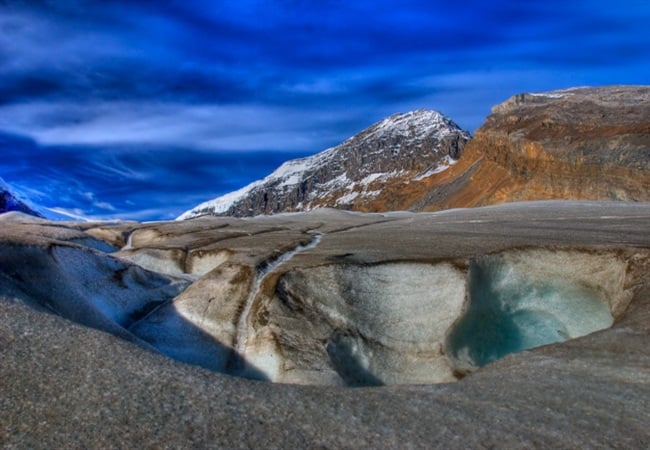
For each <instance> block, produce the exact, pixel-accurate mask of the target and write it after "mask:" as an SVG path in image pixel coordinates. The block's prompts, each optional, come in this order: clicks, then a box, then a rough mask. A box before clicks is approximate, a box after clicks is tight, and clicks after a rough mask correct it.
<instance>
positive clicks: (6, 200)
mask: <svg viewBox="0 0 650 450" xmlns="http://www.w3.org/2000/svg"><path fill="white" fill-rule="evenodd" d="M8 211H20V212H24V213H26V214H30V215H32V216H37V217H42V215H41V214H39V213H37V212H36V211H34V210H33V209H32V208H30V207H29V206H28V205H27V204H26V203H25V202H23V201H21V200H19V199H18V197H17V196H16V194H14V193H13V192H12V190H11V187H10V186H9V185H8V184H7V183H5V181H4V180H3V179H2V178H0V213H3V212H8Z"/></svg>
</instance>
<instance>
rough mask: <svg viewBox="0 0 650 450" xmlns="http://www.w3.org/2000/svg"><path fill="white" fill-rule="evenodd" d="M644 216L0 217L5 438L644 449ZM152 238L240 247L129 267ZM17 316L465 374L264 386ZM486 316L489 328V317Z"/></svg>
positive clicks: (278, 374)
mask: <svg viewBox="0 0 650 450" xmlns="http://www.w3.org/2000/svg"><path fill="white" fill-rule="evenodd" d="M3 218H4V216H0V219H3ZM649 220H650V205H649V204H647V203H638V204H632V203H625V202H607V203H595V202H580V203H578V202H533V203H523V204H518V203H513V204H508V205H502V206H494V207H487V208H478V209H472V210H454V211H445V212H440V213H421V214H412V213H388V214H359V213H351V212H343V211H334V210H318V211H314V212H312V213H309V214H288V215H276V216H270V217H266V216H263V217H258V218H255V219H237V218H231V217H223V218H215V217H211V218H208V217H206V218H201V219H197V220H192V221H182V222H173V223H157V224H136V223H130V224H124V223H120V224H99V223H95V224H83V225H80V224H61V223H51V222H47V221H36V222H34V221H33V220H27V219H26V220H23V221H21V220H19V217H16V216H11V219H10V220H6V221H3V226H2V227H0V255H2V261H1V262H2V264H0V315H1V316H2V317H1V319H2V320H0V343H1V344H2V345H0V357H1V359H2V364H0V380H2V381H1V383H2V391H3V395H2V396H0V411H1V412H0V442H2V445H3V446H5V447H30V448H51V447H54V446H56V447H84V448H106V447H134V446H136V447H155V446H163V447H170V446H188V445H191V446H198V447H210V446H215V447H229V448H232V447H249V446H264V447H269V448H276V447H284V448H286V447H298V446H299V447H342V446H354V447H372V448H382V447H383V448H398V447H399V448H403V447H404V446H409V447H417V448H436V447H437V448H468V447H481V446H507V447H554V448H567V447H578V446H587V447H626V448H646V447H647V446H648V444H650V432H649V431H648V428H647V423H648V420H650V409H649V407H648V402H647V398H650V376H649V374H650V370H649V369H650V350H649V349H650V325H649V324H650V301H649V299H650V277H649V274H650V271H649V270H648V269H649V268H650V253H649V252H650V250H649V249H650V240H649V236H648V233H647V224H648V222H649ZM110 230H113V231H112V232H111V231H110ZM90 233H92V235H93V236H104V237H105V239H107V241H110V242H111V243H113V244H116V243H118V241H120V240H122V241H123V242H124V245H125V246H128V247H129V248H127V249H125V250H122V251H118V252H114V251H112V252H111V250H110V249H109V248H108V247H105V248H104V251H102V250H97V249H95V248H89V247H85V246H84V245H82V244H79V243H80V242H82V243H84V242H85V243H89V244H90V243H95V241H93V240H92V238H91V237H90ZM84 235H85V236H86V240H84V239H81V237H82V236H84ZM117 236H122V237H121V238H119V239H118V238H117ZM125 237H126V238H125ZM95 244H96V243H95ZM95 244H93V245H94V247H99V246H98V245H95ZM147 248H152V249H165V248H167V249H169V248H183V249H184V251H185V252H186V254H192V253H193V252H200V251H203V250H205V251H209V252H217V251H224V250H227V251H228V252H229V253H228V254H229V255H230V256H229V257H228V259H227V260H224V261H222V262H221V263H219V264H217V266H216V267H214V268H213V269H212V270H210V271H208V272H207V273H205V274H192V273H191V271H192V266H191V265H186V266H181V265H177V266H176V267H178V270H179V272H180V273H179V276H177V277H172V276H169V275H163V274H156V273H152V272H149V271H146V270H144V269H142V268H139V267H137V266H135V265H133V264H131V263H128V262H124V261H121V260H120V258H123V257H125V256H128V255H129V254H130V252H131V251H137V250H141V251H143V250H146V249H147ZM107 252H110V253H107ZM160 255H166V256H165V257H168V258H169V260H170V261H174V264H176V262H175V261H176V259H175V258H177V256H175V254H174V253H172V252H170V253H167V254H163V253H161V254H160ZM161 258H163V256H161ZM163 266H164V265H163ZM188 280H195V281H194V282H193V283H192V284H191V285H190V286H189V287H188V288H187V289H186V290H184V291H183V292H182V293H180V294H179V295H177V296H175V297H174V298H170V297H171V296H170V293H171V291H172V290H173V289H178V287H181V288H182V286H186V285H187V284H188ZM183 283H184V284H183ZM171 295H174V294H171ZM477 295H479V297H480V298H477V297H476V296H477ZM111 298H112V299H113V301H110V302H109V301H108V300H110V299H111ZM160 300H162V302H160ZM152 301H156V302H158V303H157V306H156V305H152ZM474 301H478V303H477V304H474V303H473V302H474ZM21 303H27V304H31V305H37V306H39V307H40V308H47V309H48V310H49V311H50V312H53V313H55V314H58V315H62V316H64V317H68V318H69V319H74V320H77V321H79V322H81V323H85V324H87V325H92V326H95V327H99V328H101V329H103V330H105V331H109V332H111V333H114V334H116V335H119V336H121V337H127V339H128V336H131V337H132V338H131V341H133V342H135V343H138V344H140V346H141V347H145V348H147V349H149V350H151V349H156V350H157V351H158V352H162V353H167V354H169V355H171V356H174V357H176V358H178V359H180V360H185V361H188V362H192V363H194V364H200V365H202V366H207V367H210V368H212V369H216V370H220V371H224V372H226V373H230V374H239V375H245V376H248V377H251V378H258V379H266V380H275V381H283V382H293V383H313V384H330V385H332V384H334V385H347V386H358V385H366V386H367V385H380V384H386V383H390V384H395V383H396V384H399V383H413V382H415V383H431V382H435V381H437V382H440V381H451V380H454V379H457V378H462V379H460V381H458V382H456V383H443V384H437V385H400V386H390V387H377V388H373V389H342V388H340V387H335V386H299V385H286V384H274V383H260V382H257V381H250V380H244V379H241V378H236V377H230V376H225V375H222V374H219V373H215V372H207V371H205V370H204V369H202V368H200V367H197V366H189V365H183V364H181V363H179V362H176V361H172V360H170V359H166V358H164V357H162V356H161V355H157V354H155V353H153V352H149V351H145V350H143V349H142V348H141V347H138V346H135V345H133V344H132V343H128V342H125V341H122V340H118V339H117V338H115V337H113V336H110V335H107V334H104V333H100V332H97V331H94V330H90V329H87V328H83V327H78V326H77V325H75V324H73V323H71V322H68V321H64V320H62V319H61V318H60V317H55V316H52V315H50V314H45V313H44V312H42V311H38V310H32V309H27V308H26V307H25V306H24V305H22V304H21ZM129 305H130V306H129ZM147 305H150V306H154V308H153V309H151V310H145V309H146V308H143V307H147ZM79 306H82V308H79ZM109 306H110V307H109ZM100 307H101V308H100ZM84 312H87V313H88V314H89V317H91V318H95V319H96V318H97V317H101V320H102V322H101V323H99V324H98V323H96V322H95V323H91V322H90V321H84V320H83V317H81V318H80V315H83V314H84ZM132 312H136V313H137V314H136V316H137V320H136V321H133V320H132V319H130V318H129V317H133V316H132ZM477 314H479V315H480V314H483V317H484V318H485V317H489V318H490V319H489V320H485V319H484V320H482V321H479V322H480V325H481V326H480V327H478V326H475V324H476V323H477V318H476V317H477ZM107 323H111V324H112V325H111V326H112V327H113V329H109V328H107V327H106V326H105V325H106V324H107ZM117 329H121V330H122V331H119V330H118V332H116V330H117ZM242 330H243V331H242ZM596 330H601V331H596ZM593 331H596V332H593ZM585 333H591V334H587V335H586V336H585V335H584V334H585ZM577 336H582V337H580V338H577V339H576V337H577ZM543 344H551V345H544V346H542V347H539V348H534V349H530V348H529V347H535V346H538V345H543ZM510 351H517V353H515V354H510V355H509V356H505V357H504V358H501V359H498V360H497V361H495V362H491V363H489V362H490V361H492V360H493V359H494V357H501V356H503V355H504V354H506V353H508V352H510ZM486 363H488V364H487V365H485V366H483V367H482V368H480V369H478V370H477V366H481V365H483V364H486Z"/></svg>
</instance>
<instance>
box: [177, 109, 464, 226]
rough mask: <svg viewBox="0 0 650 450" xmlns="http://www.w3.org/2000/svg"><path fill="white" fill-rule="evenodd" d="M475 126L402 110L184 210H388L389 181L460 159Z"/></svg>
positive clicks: (403, 180) (400, 181) (420, 175)
mask: <svg viewBox="0 0 650 450" xmlns="http://www.w3.org/2000/svg"><path fill="white" fill-rule="evenodd" d="M468 140H469V133H467V132H465V131H463V130H461V129H460V128H459V127H458V126H457V125H456V124H455V123H453V122H452V121H451V120H450V119H449V118H447V117H445V116H443V115H442V114H440V113H438V112H437V111H427V110H419V111H412V112H409V113H406V114H395V115H393V116H391V117H389V118H387V119H385V120H383V121H381V122H379V123H376V124H375V125H373V126H371V127H370V128H368V129H367V130H365V131H363V132H361V133H359V134H357V135H356V136H354V137H352V138H350V139H348V140H347V141H345V142H344V143H342V144H341V145H339V146H337V147H334V148H331V149H328V150H325V151H323V152H321V153H318V154H316V155H314V156H310V157H308V158H302V159H296V160H292V161H288V162H286V163H284V164H283V165H282V166H280V167H279V168H278V169H277V170H276V171H275V172H273V173H272V174H271V175H269V176H268V177H266V178H264V179H263V180H260V181H256V182H254V183H251V184H250V185H248V186H246V187H244V188H242V189H240V190H238V191H236V192H233V193H230V194H227V195H225V196H223V197H219V198H217V199H215V200H211V201H208V202H205V203H203V204H201V205H199V206H197V207H196V208H193V209H192V210H190V211H188V212H186V213H184V214H183V215H182V216H181V217H180V218H181V219H189V218H192V217H197V216H201V215H205V214H214V215H231V216H255V215H259V214H272V213H278V212H286V211H308V210H311V209H314V208H317V207H336V208H341V209H353V210H357V211H371V210H386V209H389V208H386V207H383V208H378V207H372V208H368V207H367V205H368V204H370V203H372V202H375V203H376V202H378V201H380V200H378V199H377V197H380V196H381V194H382V191H383V189H384V188H385V186H389V185H400V186H402V185H404V186H405V185H407V184H408V183H410V182H411V181H413V182H418V181H420V180H422V179H425V178H427V177H429V176H431V175H432V174H434V173H440V172H443V171H445V170H446V169H448V168H449V167H450V166H452V165H453V164H455V162H456V160H457V159H458V158H459V157H460V155H461V154H462V150H463V148H464V147H465V144H466V143H467V141H468Z"/></svg>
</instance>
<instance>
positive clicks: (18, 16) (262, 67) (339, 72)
mask: <svg viewBox="0 0 650 450" xmlns="http://www.w3.org/2000/svg"><path fill="white" fill-rule="evenodd" d="M648 23H650V3H649V2H647V1H646V0H619V1H618V2H615V3H612V2H608V1H604V0H576V1H572V2H561V3H558V2H553V1H546V2H512V1H506V0H497V1H492V2H484V1H479V0H468V1H465V2H448V1H444V2H443V1H437V0H435V1H428V2H424V1H419V0H373V1H370V0H359V1H354V2H342V1H338V0H325V1H319V2H304V1H295V0H280V1H275V2H264V1H259V0H242V1H237V2H225V1H216V0H215V1H206V2H177V1H156V2H153V1H149V0H136V1H129V2H127V1H122V0H108V1H102V2H79V1H78V0H58V1H56V2H53V1H30V2H26V1H20V0H5V1H2V2H0V131H3V132H5V133H9V134H14V135H22V136H26V137H29V138H31V139H33V141H32V142H31V144H29V145H28V144H26V142H29V139H27V140H23V141H21V143H19V144H16V143H15V139H14V140H12V141H11V143H8V142H4V143H3V142H0V146H2V152H3V160H4V161H0V176H5V177H6V178H8V179H9V178H11V177H13V178H14V180H17V181H18V183H19V185H20V186H22V188H23V190H27V189H31V190H35V191H38V192H39V194H42V197H43V198H50V197H51V198H58V199H61V200H62V201H63V204H61V205H60V206H61V207H65V208H70V207H73V208H74V207H76V206H71V205H74V202H79V205H82V206H80V207H81V208H82V209H83V211H84V213H86V214H90V215H92V214H95V213H97V214H103V213H105V212H109V213H113V214H116V215H120V214H122V212H125V213H132V214H133V213H134V211H136V210H137V209H147V210H149V212H150V214H163V215H164V214H167V215H169V214H171V212H172V211H178V210H179V209H180V208H181V207H180V204H181V203H184V204H185V206H186V207H190V206H192V204H193V202H194V201H195V200H196V199H199V200H204V199H206V198H209V197H208V196H210V195H216V194H219V193H222V192H223V191H224V190H227V189H230V188H231V187H232V188H236V187H239V186H237V183H241V184H245V183H246V182H248V181H251V179H253V178H255V177H258V176H260V175H263V174H264V173H266V172H268V171H270V170H272V169H273V168H274V166H275V165H276V164H277V163H279V162H280V158H281V157H286V156H287V154H286V153H278V152H298V153H313V152H316V151H319V150H322V149H324V148H326V147H328V146H331V145H334V144H336V143H338V142H340V141H342V140H344V139H346V138H347V137H349V136H350V135H352V134H353V133H355V132H358V131H360V130H362V129H363V128H364V127H366V126H368V125H370V124H372V123H373V122H375V121H377V120H380V119H381V118H383V117H385V116H387V115H389V114H392V113H394V112H398V111H406V110H410V109H416V108H421V107H427V108H434V109H438V110H440V111H442V112H444V113H446V114H448V115H450V116H451V117H452V118H453V119H454V120H455V121H456V122H457V123H459V124H460V125H461V126H462V127H464V128H466V129H469V130H471V131H473V130H474V129H476V128H477V127H478V126H479V125H480V124H481V122H482V121H483V119H484V117H485V116H486V115H487V114H489V111H490V107H491V106H492V105H493V104H495V103H498V102H500V101H503V100H504V99H505V98H506V97H508V96H510V95H512V94H514V93H518V92H525V91H540V90H547V89H554V88H563V87H569V86H572V85H602V84H632V83H637V84H639V83H647V82H648V74H650V33H648V32H647V25H648ZM15 137H16V136H14V138H15ZM0 141H2V140H1V139H0ZM5 144H6V145H5ZM9 145H12V146H14V147H15V146H16V145H17V146H18V148H20V149H21V151H22V153H16V152H14V150H13V148H14V147H8V146H9ZM155 149H158V150H159V151H156V157H151V153H152V151H154V150H155ZM170 149H176V150H175V151H171V150H170ZM179 149H182V150H179ZM231 152H235V153H237V154H239V156H238V157H235V156H232V155H230V153H231ZM256 152H261V153H256ZM264 152H266V153H264ZM175 153H176V154H181V155H185V156H184V157H183V158H180V157H176V156H173V157H172V156H170V155H174V154H175ZM205 154H212V156H210V157H206V156H205ZM224 155H230V156H224ZM250 155H257V156H256V158H257V161H255V163H254V164H253V159H252V157H250ZM260 155H265V156H260ZM10 158H11V160H10ZM185 158H195V161H197V162H198V164H216V166H215V167H211V168H209V169H206V168H201V169H198V168H196V167H193V166H192V164H190V163H188V162H186V159H185ZM237 158H239V159H237ZM244 160H245V161H247V162H246V163H245V164H252V165H253V166H252V168H250V169H247V168H245V164H244V163H242V162H241V161H244ZM228 164H232V165H233V166H227V165H228ZM179 166H180V167H182V168H183V170H178V169H177V168H178V167H179ZM233 167H234V169H233ZM183 171H186V173H188V174H192V176H186V175H184V173H183ZM197 172H201V173H199V174H198V175H197ZM58 179H60V180H61V181H57V180H58ZM159 179H160V180H165V183H161V182H158V181H157V180H159ZM63 180H65V181H63ZM108 180H110V181H108ZM199 183H200V184H199ZM185 185H187V188H185V187H184V186H185ZM153 186H155V188H154V187H153ZM190 187H191V188H192V189H193V190H192V191H190V189H189V188H190ZM173 190H176V191H178V194H177V193H176V192H174V191H173ZM79 192H92V193H93V194H94V195H95V199H94V201H92V200H91V199H87V198H84V197H83V196H81V195H79ZM140 192H143V193H146V195H148V196H149V200H148V201H149V203H150V204H151V203H155V204H157V205H160V209H158V207H156V208H150V207H148V206H147V204H146V203H143V202H144V196H145V194H142V195H141V194H140ZM164 199H174V200H172V201H167V202H166V201H165V200H164ZM129 202H130V203H129ZM165 204H167V206H165ZM108 206H111V207H113V208H114V210H111V208H108ZM165 208H166V209H165ZM164 211H167V212H164Z"/></svg>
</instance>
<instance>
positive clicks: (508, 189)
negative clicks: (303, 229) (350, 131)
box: [182, 86, 650, 218]
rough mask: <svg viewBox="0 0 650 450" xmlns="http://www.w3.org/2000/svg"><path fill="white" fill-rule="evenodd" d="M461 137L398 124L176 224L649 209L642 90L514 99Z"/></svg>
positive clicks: (403, 120)
mask: <svg viewBox="0 0 650 450" xmlns="http://www.w3.org/2000/svg"><path fill="white" fill-rule="evenodd" d="M425 119H426V120H425ZM432 123H433V124H436V123H437V124H438V125H437V126H435V127H431V124H432ZM467 138H468V136H467V134H465V133H463V132H462V131H460V130H459V129H457V128H456V127H455V126H453V125H452V124H451V122H450V121H449V120H448V119H444V118H441V117H440V116H438V115H435V114H434V113H432V112H424V111H420V112H414V113H410V114H406V115H396V116H393V117H391V118H389V119H386V120H385V121H383V122H381V123H380V124H377V125H375V126H373V127H371V128H370V129H368V130H367V131H365V132H363V133H361V134H359V135H358V136H355V137H354V138H352V139H350V140H348V141H346V142H345V143H343V144H341V145H340V146H339V147H336V148H335V149H333V150H328V151H326V152H323V153H320V154H318V155H315V156H314V157H311V158H306V159H304V160H297V161H290V162H288V163H286V164H285V165H283V166H281V167H280V168H279V169H278V170H277V171H276V172H274V174H272V175H270V176H269V177H267V178H266V179H265V180H263V181H262V182H257V183H254V184H253V185H251V186H248V187H246V188H244V189H242V190H240V191H237V192H235V193H232V194H229V195H226V196H224V197H221V198H220V199H217V200H215V201H212V202H207V203H205V204H204V205H201V206H199V207H197V208H195V209H193V210H192V211H190V212H188V213H186V214H185V215H183V216H182V218H190V217H195V216H197V215H201V214H226V215H227V214H231V215H242V216H246V215H257V214H270V213H275V212H281V211H294V210H309V209H313V208H316V207H323V206H326V207H333V208H341V209H351V210H356V211H363V212H373V211H394V210H411V211H437V210H441V209H447V208H459V207H472V206H485V205H492V204H499V203H505V202H513V201H526V200H549V199H574V200H626V201H648V200H650V190H649V189H648V188H647V187H648V186H650V87H648V86H612V87H601V88H577V89H568V90H562V91H552V92H546V93H537V94H519V95H516V96H514V97H512V98H511V99H509V100H507V101H506V102H504V103H502V104H500V105H497V106H495V107H494V108H493V111H492V114H491V115H490V116H489V117H488V118H487V119H486V121H485V123H484V124H483V126H482V127H481V128H479V129H478V130H477V132H476V134H475V136H474V137H473V138H472V139H471V141H469V143H467V145H465V144H466V142H467ZM307 167H308V169H307Z"/></svg>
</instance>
